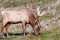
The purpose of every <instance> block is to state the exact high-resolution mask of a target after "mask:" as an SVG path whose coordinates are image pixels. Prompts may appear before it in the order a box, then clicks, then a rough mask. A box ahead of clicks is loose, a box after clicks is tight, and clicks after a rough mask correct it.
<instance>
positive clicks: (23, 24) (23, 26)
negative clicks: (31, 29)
mask: <svg viewBox="0 0 60 40" xmlns="http://www.w3.org/2000/svg"><path fill="white" fill-rule="evenodd" d="M25 27H26V25H25V22H23V23H22V28H23V35H24V36H25Z"/></svg>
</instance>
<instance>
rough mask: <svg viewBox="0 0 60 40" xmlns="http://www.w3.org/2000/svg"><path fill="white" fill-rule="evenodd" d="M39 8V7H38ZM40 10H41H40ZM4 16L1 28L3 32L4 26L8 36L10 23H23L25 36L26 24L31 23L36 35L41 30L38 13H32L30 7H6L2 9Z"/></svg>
mask: <svg viewBox="0 0 60 40" xmlns="http://www.w3.org/2000/svg"><path fill="white" fill-rule="evenodd" d="M37 10H38V9H37ZM38 12H39V11H38ZM2 17H3V27H2V28H1V32H3V30H4V28H5V31H6V36H7V37H8V28H9V25H10V24H15V23H22V28H23V35H24V36H25V28H26V24H31V26H32V28H33V30H34V33H35V35H38V33H39V30H40V27H41V25H40V23H39V20H38V17H39V16H38V15H36V14H34V13H32V12H31V11H30V10H29V9H28V8H26V7H24V8H20V7H14V8H6V9H5V10H3V11H2Z"/></svg>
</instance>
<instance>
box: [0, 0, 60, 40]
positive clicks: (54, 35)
mask: <svg viewBox="0 0 60 40" xmlns="http://www.w3.org/2000/svg"><path fill="white" fill-rule="evenodd" d="M26 1H29V2H31V1H32V0H26ZM26 1H25V0H8V1H0V6H4V7H15V6H20V5H25V4H26ZM52 1H55V0H35V2H36V3H37V4H38V3H40V4H41V5H45V4H48V3H50V2H52ZM59 8H60V7H59ZM59 8H57V10H59ZM57 16H60V14H56V17H57ZM53 17H54V16H53V15H52V14H46V15H44V16H42V17H40V19H41V20H44V21H48V20H49V19H52V18H53ZM50 25H51V30H46V29H42V30H41V31H40V35H39V36H34V35H32V34H26V36H25V37H24V36H23V35H21V34H20V31H19V30H20V29H21V26H20V27H19V29H18V28H17V31H14V32H11V34H9V38H6V37H5V38H3V39H0V40H60V27H58V24H57V22H55V23H51V24H50ZM0 26H2V22H1V21H0ZM49 27H50V26H48V28H49ZM10 30H11V31H13V30H14V29H10ZM21 31H22V30H21Z"/></svg>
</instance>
